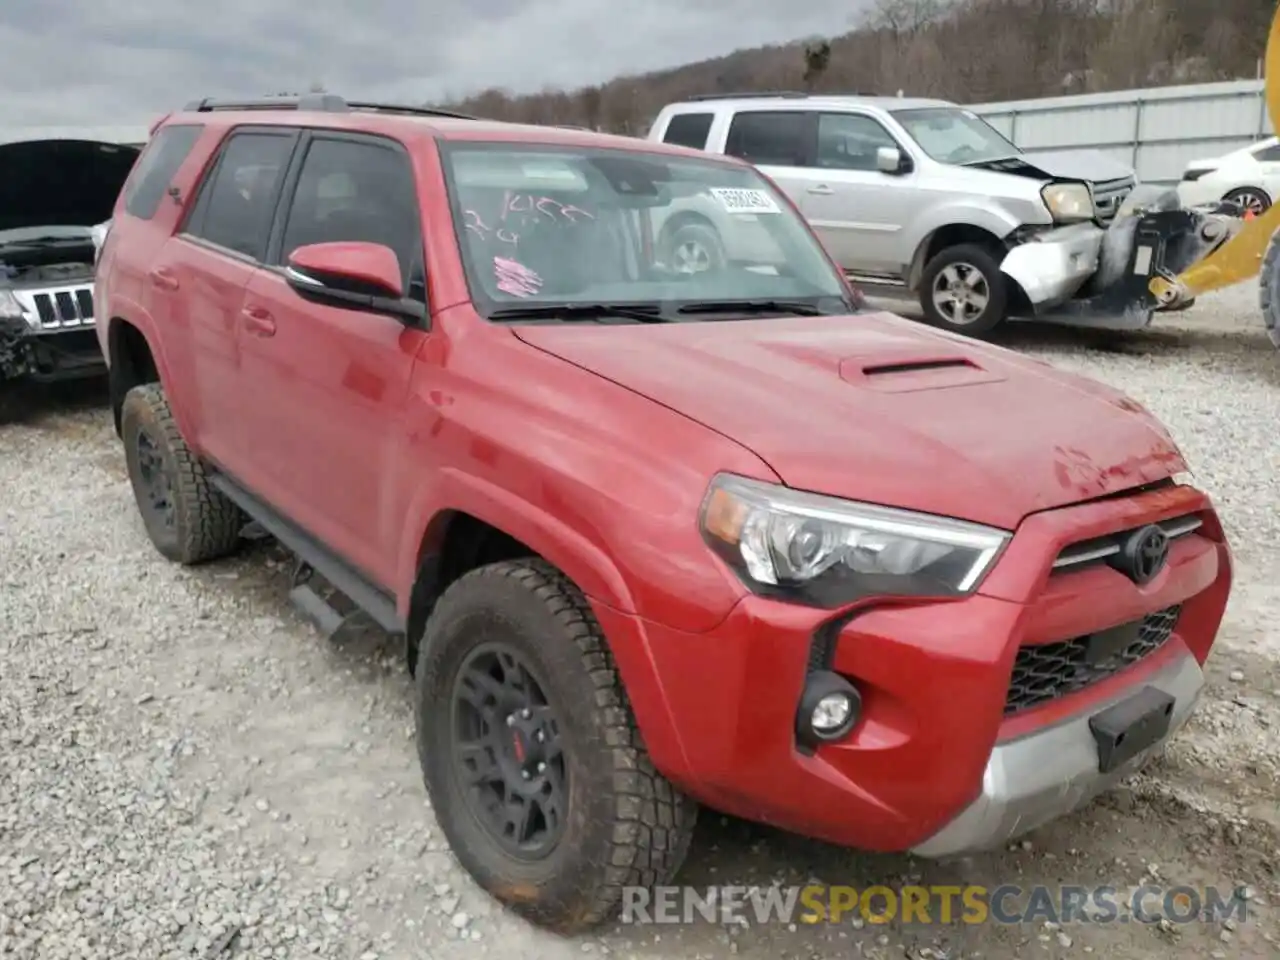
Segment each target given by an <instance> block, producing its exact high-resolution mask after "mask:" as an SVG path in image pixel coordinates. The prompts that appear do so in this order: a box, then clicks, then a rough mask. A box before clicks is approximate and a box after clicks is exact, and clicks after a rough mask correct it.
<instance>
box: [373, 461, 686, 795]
mask: <svg viewBox="0 0 1280 960" xmlns="http://www.w3.org/2000/svg"><path fill="white" fill-rule="evenodd" d="M438 476H439V479H438V480H437V481H436V482H435V483H433V484H430V485H428V486H427V487H426V488H425V489H424V490H423V492H422V494H421V495H420V496H419V498H418V500H417V502H416V503H415V504H414V506H413V509H412V512H411V515H410V516H411V519H410V522H409V523H408V524H407V525H406V529H407V530H410V531H412V533H413V535H411V536H408V537H406V538H405V540H404V542H403V543H402V545H401V549H400V558H399V562H398V567H399V576H398V580H399V584H398V589H397V590H396V596H397V607H398V610H399V613H400V615H401V617H402V618H403V620H404V622H405V623H408V622H409V608H410V604H411V602H412V599H413V586H414V584H415V582H416V581H417V578H418V574H419V570H420V569H421V566H422V563H423V562H424V561H425V560H427V559H428V558H429V557H430V556H431V555H432V554H433V552H435V551H438V549H439V546H440V544H441V542H442V540H443V536H444V532H445V524H442V523H440V522H439V521H440V518H442V517H445V516H449V515H451V514H453V513H455V512H463V513H467V514H470V515H471V516H473V517H476V518H477V519H479V520H483V521H484V522H485V523H488V524H490V525H491V526H494V527H496V528H498V529H499V530H502V531H503V532H504V533H506V534H508V535H509V536H512V537H515V538H516V539H517V540H519V541H520V542H521V543H523V544H524V545H525V546H527V547H529V549H531V550H533V551H534V552H535V553H537V554H538V555H539V556H540V557H542V558H543V559H544V560H546V561H547V562H548V563H550V564H552V565H553V566H555V567H556V568H557V569H558V570H560V571H561V572H562V573H564V575H565V576H567V577H568V578H569V579H570V580H571V581H573V583H574V584H575V585H576V586H577V587H578V589H579V590H581V591H582V593H583V594H584V595H585V596H586V598H587V600H588V602H589V603H590V604H591V607H592V610H593V612H594V613H595V614H596V617H597V619H598V620H599V621H600V625H601V628H602V629H603V630H604V633H605V638H606V640H607V642H608V644H609V649H610V652H611V653H612V654H613V658H614V663H615V664H616V666H617V668H618V674H619V676H620V677H621V679H622V684H623V687H624V688H625V689H626V690H627V691H628V699H629V701H630V703H631V708H632V710H633V712H634V713H635V718H636V723H637V724H638V725H639V727H640V730H641V732H642V735H643V736H644V739H645V743H646V745H647V747H648V750H649V754H650V757H651V759H652V760H653V762H654V764H655V765H656V766H657V767H658V769H660V770H662V771H663V773H664V774H665V775H667V776H668V777H672V778H673V779H684V778H686V777H688V776H689V761H688V755H687V754H686V752H685V748H684V744H683V742H682V741H681V739H680V732H679V727H678V725H677V724H676V722H675V715H674V713H673V711H672V709H671V704H670V702H669V701H668V699H667V695H666V691H665V688H664V686H663V683H662V677H661V675H660V674H659V671H658V668H657V666H656V664H655V662H654V657H653V652H652V650H651V649H650V646H649V641H648V639H647V637H646V636H645V632H644V629H643V625H642V623H641V622H640V618H639V617H638V615H637V614H636V611H635V601H634V598H633V597H632V594H631V591H630V589H629V588H628V586H627V583H626V579H625V578H624V577H623V575H622V572H621V570H620V569H619V567H618V565H617V564H616V563H615V562H614V560H613V558H612V557H611V556H610V555H609V554H608V553H607V552H606V551H605V550H604V549H602V548H601V547H600V546H599V545H598V544H595V543H592V542H591V541H590V540H589V539H587V538H586V537H584V536H583V535H582V534H581V533H580V532H578V531H576V530H574V529H572V528H571V527H569V526H567V525H566V524H564V523H562V522H561V521H560V520H558V519H556V518H555V517H554V516H552V515H550V514H548V513H547V512H546V511H543V510H540V509H539V508H538V507H536V506H534V505H533V504H532V503H530V502H529V501H528V500H527V499H525V498H523V497H521V496H519V495H517V494H514V493H512V492H511V491H510V490H507V489H506V488H504V487H502V486H499V485H498V484H495V483H493V482H492V481H490V480H487V479H485V478H483V477H478V476H476V475H475V474H471V473H465V472H463V471H460V470H457V469H455V468H450V467H446V468H444V469H442V470H441V471H440V473H439V475H438ZM407 639H408V640H409V642H410V643H412V642H413V638H407ZM637 694H638V695H637Z"/></svg>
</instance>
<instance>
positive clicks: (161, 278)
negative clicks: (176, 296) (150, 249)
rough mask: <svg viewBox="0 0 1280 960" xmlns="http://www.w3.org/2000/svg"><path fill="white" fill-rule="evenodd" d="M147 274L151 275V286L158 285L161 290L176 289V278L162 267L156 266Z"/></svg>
mask: <svg viewBox="0 0 1280 960" xmlns="http://www.w3.org/2000/svg"><path fill="white" fill-rule="evenodd" d="M148 276H150V277H151V285H152V286H153V287H159V288H160V289H161V290H177V289H178V278H177V277H175V276H174V275H173V274H172V273H170V272H169V271H168V270H166V269H165V268H164V267H156V268H155V269H154V270H152V271H151V273H150V274H148Z"/></svg>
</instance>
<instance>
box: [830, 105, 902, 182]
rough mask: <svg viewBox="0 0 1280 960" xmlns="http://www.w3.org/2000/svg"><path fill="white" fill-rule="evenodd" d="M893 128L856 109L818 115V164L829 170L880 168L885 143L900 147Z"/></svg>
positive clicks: (889, 145)
mask: <svg viewBox="0 0 1280 960" xmlns="http://www.w3.org/2000/svg"><path fill="white" fill-rule="evenodd" d="M897 146H898V144H897V141H895V140H894V139H893V137H891V136H889V131H887V130H886V129H885V128H884V127H882V126H881V125H880V124H879V123H878V122H877V121H876V120H873V119H872V118H871V117H865V116H862V115H860V114H856V113H822V114H819V115H818V152H817V165H818V166H819V167H822V168H824V169H828V170H877V169H879V168H878V166H877V164H876V157H877V155H878V153H879V151H880V148H881V147H894V148H897Z"/></svg>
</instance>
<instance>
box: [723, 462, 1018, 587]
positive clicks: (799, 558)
mask: <svg viewBox="0 0 1280 960" xmlns="http://www.w3.org/2000/svg"><path fill="white" fill-rule="evenodd" d="M700 523H701V527H702V535H703V538H704V539H705V540H706V542H707V543H708V544H709V545H710V546H711V548H712V549H713V550H715V551H716V553H717V554H719V556H720V557H722V558H723V559H724V561H725V562H726V563H728V564H729V565H730V566H731V567H732V568H733V569H734V570H735V571H736V572H737V574H738V576H739V577H741V578H742V580H743V582H744V583H745V584H746V585H747V586H748V587H749V588H750V589H751V590H752V591H754V592H755V593H759V594H762V595H765V596H773V597H778V598H780V599H785V600H792V601H795V602H799V603H804V604H808V605H810V606H817V607H828V608H830V607H838V606H842V605H843V604H846V603H850V602H852V601H854V600H857V599H859V598H861V597H867V596H885V595H891V596H961V595H964V594H967V593H970V592H972V591H973V590H974V589H976V588H977V586H978V584H979V583H980V582H981V580H982V577H983V575H984V574H985V573H986V572H987V571H988V570H989V569H990V568H991V565H992V563H993V562H994V561H995V559H996V556H997V555H998V554H999V553H1000V550H1001V549H1002V548H1003V547H1004V545H1005V544H1006V543H1007V542H1008V540H1009V537H1010V534H1009V533H1007V532H1005V531H1003V530H995V529H992V528H990V527H984V526H980V525H978V524H974V523H965V522H963V521H960V520H951V519H949V518H947V517H936V516H931V515H929V514H922V513H912V512H909V511H906V510H895V509H891V508H889V507H881V506H876V505H873V504H863V503H854V502H851V501H848V500H839V499H836V498H834V497H824V496H820V495H817V494H812V493H802V492H799V491H796V490H790V489H788V488H786V487H781V486H776V485H774V484H771V483H762V482H761V481H758V480H748V479H746V478H744V477H737V476H730V475H727V474H721V475H720V476H718V477H716V479H715V480H714V481H713V482H712V484H711V487H710V489H709V490H708V491H707V496H706V498H705V499H704V501H703V504H702V514H701V517H700Z"/></svg>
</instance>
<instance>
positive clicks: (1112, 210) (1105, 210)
mask: <svg viewBox="0 0 1280 960" xmlns="http://www.w3.org/2000/svg"><path fill="white" fill-rule="evenodd" d="M1133 185H1134V181H1133V178H1132V177H1122V178H1121V179H1119V180H1106V181H1103V182H1102V183H1095V184H1094V185H1093V203H1094V207H1095V208H1096V209H1097V211H1098V219H1099V220H1103V221H1107V220H1111V219H1114V217H1115V215H1116V214H1117V213H1118V212H1119V210H1120V207H1121V205H1122V204H1123V203H1124V201H1125V198H1126V197H1128V196H1129V194H1130V193H1131V192H1132V190H1133Z"/></svg>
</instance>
